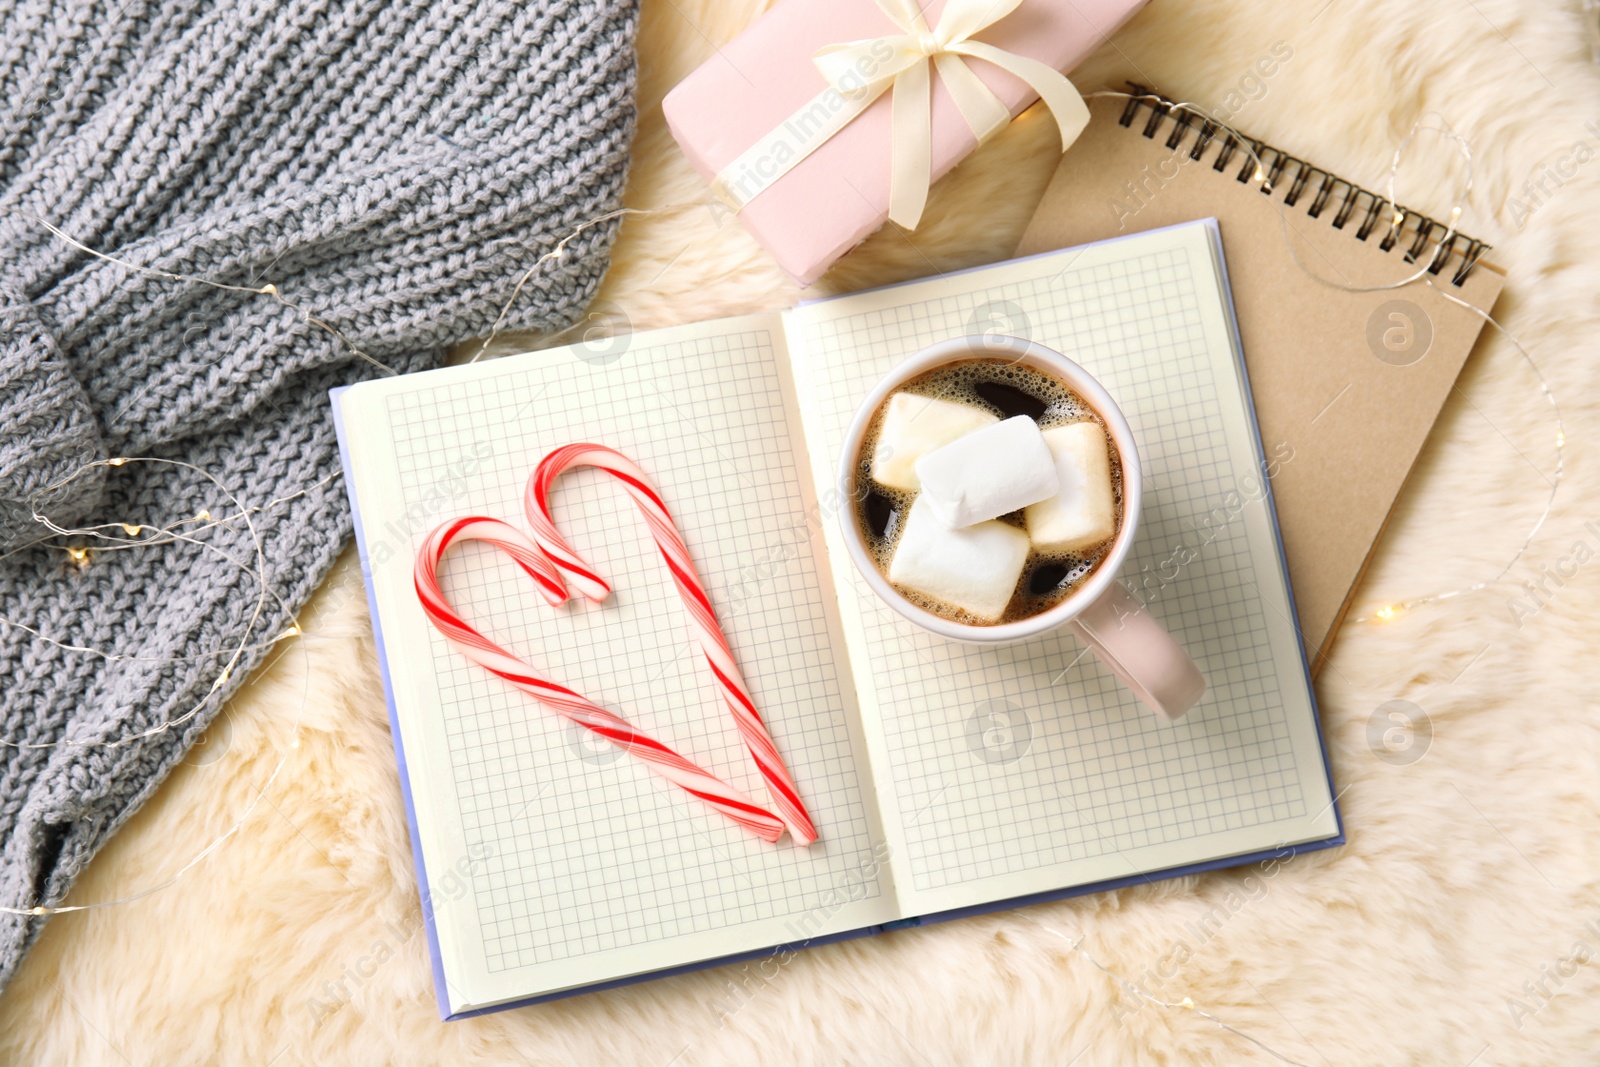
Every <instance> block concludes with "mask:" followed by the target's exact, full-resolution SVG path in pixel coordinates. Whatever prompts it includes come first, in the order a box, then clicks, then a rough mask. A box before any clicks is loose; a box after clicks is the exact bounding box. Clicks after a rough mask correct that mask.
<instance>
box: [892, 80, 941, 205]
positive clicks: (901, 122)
mask: <svg viewBox="0 0 1600 1067" xmlns="http://www.w3.org/2000/svg"><path fill="white" fill-rule="evenodd" d="M931 90H932V75H931V73H930V71H929V69H928V64H927V63H918V64H915V65H914V66H911V67H908V68H906V69H905V70H903V71H901V72H900V73H899V74H897V75H896V76H895V79H894V95H893V98H892V99H891V101H890V104H891V113H892V122H891V136H892V137H893V148H892V152H891V155H890V161H889V220H890V221H891V222H893V223H895V224H896V225H898V226H902V227H904V228H905V229H908V230H914V229H916V228H917V223H918V222H920V221H921V219H922V209H923V207H924V206H926V205H927V202H928V186H929V185H930V184H931V183H932V179H933V129H932V126H933V115H932V111H931V103H932V98H931Z"/></svg>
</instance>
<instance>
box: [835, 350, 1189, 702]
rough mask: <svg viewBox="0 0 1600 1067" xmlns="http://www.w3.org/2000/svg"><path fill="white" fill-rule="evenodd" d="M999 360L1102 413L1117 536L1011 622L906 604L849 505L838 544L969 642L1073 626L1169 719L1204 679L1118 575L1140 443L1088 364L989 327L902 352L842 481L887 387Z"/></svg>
mask: <svg viewBox="0 0 1600 1067" xmlns="http://www.w3.org/2000/svg"><path fill="white" fill-rule="evenodd" d="M982 358H999V359H1005V360H1008V361H1012V362H1016V363H1021V364H1023V365H1025V366H1028V367H1032V368H1033V369H1035V370H1038V371H1041V372H1043V373H1044V374H1047V375H1049V376H1050V377H1052V378H1055V379H1056V380H1058V381H1063V382H1066V383H1067V385H1069V386H1071V388H1072V389H1073V391H1074V392H1076V393H1077V394H1078V395H1079V396H1081V397H1083V399H1084V400H1086V401H1088V403H1089V406H1090V407H1092V408H1094V410H1095V411H1096V412H1097V413H1098V414H1099V415H1100V417H1101V418H1102V419H1103V420H1104V421H1105V424H1106V430H1107V431H1109V433H1110V436H1111V444H1112V447H1113V448H1115V449H1116V451H1117V455H1118V456H1119V457H1120V459H1121V461H1122V516H1121V519H1122V522H1121V525H1120V526H1119V528H1118V530H1117V536H1116V539H1115V540H1113V541H1112V543H1111V547H1110V548H1109V549H1108V550H1107V551H1106V554H1105V557H1104V558H1103V559H1102V560H1101V561H1100V565H1099V566H1098V567H1096V568H1095V570H1094V572H1093V573H1092V574H1090V575H1089V577H1088V579H1087V580H1085V581H1084V583H1083V584H1082V585H1080V586H1079V587H1078V588H1077V589H1076V590H1074V591H1073V592H1072V594H1071V595H1070V596H1068V597H1067V599H1066V600H1064V601H1062V602H1061V603H1060V604H1057V605H1056V606H1055V607H1053V608H1051V609H1050V610H1048V611H1043V612H1040V613H1039V614H1038V615H1033V616H1030V617H1029V618H1026V619H1019V620H1017V621H1016V622H1007V623H999V624H996V625H994V626H972V625H968V624H965V623H959V622H952V621H950V620H949V619H945V618H941V617H940V616H938V615H935V614H933V613H932V612H930V611H926V610H924V609H922V608H920V607H918V606H917V605H916V604H913V603H912V602H911V601H910V600H908V599H906V597H904V596H902V595H901V594H900V592H899V591H898V590H897V589H895V587H894V586H893V585H891V584H890V582H889V580H888V579H887V578H885V577H884V576H883V573H882V572H881V571H879V570H878V568H877V566H876V565H875V564H874V563H873V562H872V557H871V555H870V554H869V552H868V551H867V543H866V540H865V538H864V537H863V535H862V532H861V525H860V522H859V521H858V519H857V518H856V515H855V509H854V508H844V509H842V510H841V511H840V519H841V524H842V525H843V527H844V540H845V545H846V546H847V547H848V548H849V551H850V558H851V559H853V560H854V561H855V564H856V568H857V569H858V570H860V571H861V574H862V576H863V577H865V578H866V580H867V584H868V585H870V586H872V589H873V592H875V593H877V594H878V595H879V596H880V597H882V598H883V599H884V601H885V602H887V603H888V604H889V606H890V607H892V608H894V609H895V610H896V611H898V612H899V613H900V614H901V615H904V616H905V617H906V618H907V619H910V620H911V621H912V622H914V623H916V624H917V625H918V626H921V627H922V628H923V629H925V630H928V631H929V632H931V633H935V634H938V635H939V636H940V637H945V638H949V639H951V640H955V641H962V642H966V643H967V644H974V645H1000V644H1012V643H1014V642H1018V641H1025V640H1028V639H1029V638H1033V637H1037V636H1039V635H1040V634H1042V633H1046V632H1047V631H1050V630H1054V629H1055V628H1056V627H1058V626H1062V625H1065V624H1070V625H1071V626H1072V628H1073V629H1074V631H1076V633H1077V635H1078V637H1079V639H1080V640H1082V641H1083V642H1084V644H1086V645H1088V646H1089V648H1090V649H1091V650H1092V651H1093V652H1094V654H1095V655H1096V656H1098V657H1100V660H1101V662H1102V663H1104V664H1105V665H1106V666H1107V667H1109V668H1110V669H1111V671H1112V673H1114V674H1115V675H1116V676H1117V677H1118V678H1120V679H1121V680H1122V683H1123V684H1124V685H1126V686H1127V687H1128V688H1129V689H1130V690H1132V691H1133V693H1134V695H1136V696H1137V697H1138V698H1139V699H1140V700H1142V701H1144V702H1145V703H1146V704H1148V705H1149V706H1150V707H1152V708H1154V709H1155V710H1156V711H1157V712H1158V713H1159V714H1161V715H1163V716H1165V717H1166V718H1168V719H1176V718H1178V717H1180V716H1181V715H1183V713H1184V712H1186V711H1188V710H1189V709H1190V708H1192V707H1193V706H1194V704H1195V702H1196V701H1197V700H1199V699H1200V695H1201V694H1202V693H1204V692H1205V688H1206V680H1205V678H1204V676H1202V675H1201V673H1200V669H1199V668H1198V667H1196V666H1195V665H1194V661H1193V660H1191V659H1190V658H1189V656H1188V654H1187V653H1185V652H1184V651H1183V649H1182V648H1180V647H1179V646H1178V643H1177V642H1176V641H1174V640H1173V639H1172V635H1171V634H1169V633H1167V631H1166V629H1165V628H1164V627H1162V625H1161V623H1159V622H1157V621H1156V619H1155V617H1154V616H1153V615H1151V614H1150V612H1149V611H1148V610H1147V609H1146V608H1145V606H1144V605H1143V604H1142V603H1140V601H1139V600H1138V599H1137V598H1136V597H1135V596H1134V595H1133V594H1132V593H1130V592H1128V590H1127V589H1126V588H1124V587H1123V585H1122V583H1121V582H1119V581H1117V571H1118V570H1120V569H1121V567H1122V563H1123V561H1124V560H1125V559H1127V556H1128V551H1129V550H1130V549H1131V548H1132V546H1133V538H1134V534H1135V533H1136V532H1137V530H1138V526H1139V507H1140V503H1141V501H1142V499H1143V497H1142V490H1143V486H1142V485H1141V477H1140V465H1139V451H1138V448H1137V446H1136V445H1135V444H1134V440H1133V431H1132V430H1131V429H1129V428H1128V420H1127V419H1125V418H1124V417H1123V415H1122V411H1121V409H1120V408H1118V407H1117V405H1116V402H1115V401H1114V400H1112V399H1111V394H1109V393H1107V392H1106V390H1105V388H1104V387H1103V386H1102V385H1101V384H1100V383H1099V382H1097V381H1095V380H1094V378H1092V377H1090V375H1089V372H1088V371H1086V370H1084V369H1083V368H1082V367H1080V366H1078V365H1077V364H1076V363H1074V362H1072V361H1071V360H1070V359H1068V358H1067V357H1066V356H1063V355H1062V354H1061V353H1059V352H1055V351H1052V350H1050V349H1048V348H1045V347H1044V346H1043V345H1040V344H1035V343H1034V342H1032V341H1026V340H1023V339H1022V338H1018V337H1003V336H999V335H996V334H986V335H984V336H981V337H976V336H975V337H955V338H951V339H950V340H948V341H941V342H940V343H938V344H936V345H932V346H930V347H928V348H925V349H923V350H922V351H921V352H918V353H917V354H916V355H914V356H911V357H910V358H909V359H906V360H905V361H904V362H902V363H901V364H900V365H899V366H897V367H895V368H894V370H892V371H890V372H889V374H888V375H887V376H886V377H885V378H884V379H883V380H882V381H880V382H879V383H878V384H877V386H876V387H875V388H874V389H873V390H872V392H870V393H868V394H867V398H866V399H865V400H863V401H862V402H861V407H860V409H859V410H858V411H857V412H856V416H855V418H854V419H853V420H852V421H851V423H850V429H849V431H848V432H847V433H846V434H845V439H844V447H843V449H842V450H841V453H840V460H839V485H840V487H841V489H842V490H845V491H849V490H852V489H855V487H856V485H855V483H856V480H857V477H858V474H857V472H858V470H859V464H858V458H859V456H860V453H861V442H862V439H863V438H864V437H865V436H866V433H867V429H868V427H869V426H870V425H871V423H872V417H873V415H874V414H876V413H877V411H878V409H879V408H880V407H882V406H883V403H884V401H885V400H886V399H888V397H889V394H891V393H893V392H894V391H895V390H896V389H899V388H900V387H901V386H903V385H904V384H905V383H906V382H908V381H910V380H911V379H913V378H916V377H917V376H919V375H922V374H925V373H927V372H928V371H931V370H933V369H934V368H936V367H940V366H943V365H945V364H947V363H953V362H956V361H958V360H963V359H982Z"/></svg>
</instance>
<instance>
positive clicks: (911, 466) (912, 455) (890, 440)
mask: <svg viewBox="0 0 1600 1067" xmlns="http://www.w3.org/2000/svg"><path fill="white" fill-rule="evenodd" d="M999 421H1000V420H999V419H997V418H995V417H994V415H993V414H992V413H990V412H987V411H984V410H983V409H982V408H976V407H971V406H969V405H967V404H957V403H955V402H954V401H950V400H939V399H937V398H935V397H931V396H917V395H916V394H914V393H896V394H894V395H893V396H891V397H890V398H889V407H888V410H887V411H885V412H884V413H883V428H882V429H881V430H879V432H878V445H877V449H876V451H875V452H874V453H873V456H872V479H873V481H875V482H878V483H880V484H882V485H887V486H888V487H890V488H891V489H908V490H911V491H913V492H914V491H916V490H917V489H920V488H922V483H921V482H919V481H918V480H917V471H916V463H917V460H919V459H921V458H922V457H923V456H925V455H927V454H928V453H929V452H932V451H933V450H934V449H936V448H939V447H940V446H942V445H947V444H949V443H950V442H951V441H954V440H955V439H956V438H958V437H961V436H962V435H964V434H968V433H971V432H972V431H973V430H976V429H979V428H980V427H983V426H989V425H992V424H993V423H996V422H999Z"/></svg>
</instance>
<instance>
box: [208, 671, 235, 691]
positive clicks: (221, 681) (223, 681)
mask: <svg viewBox="0 0 1600 1067" xmlns="http://www.w3.org/2000/svg"><path fill="white" fill-rule="evenodd" d="M232 673H233V668H232V667H224V668H222V673H221V674H219V675H217V680H216V681H214V682H212V683H211V691H212V692H213V693H215V692H216V691H217V690H218V689H221V688H222V687H223V686H225V685H227V684H228V676H229V675H231V674H232Z"/></svg>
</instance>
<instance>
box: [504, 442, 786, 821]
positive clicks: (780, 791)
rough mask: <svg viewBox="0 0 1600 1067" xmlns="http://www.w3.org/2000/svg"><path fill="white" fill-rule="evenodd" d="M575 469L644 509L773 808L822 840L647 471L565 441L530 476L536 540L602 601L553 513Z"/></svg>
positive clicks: (527, 501) (528, 501) (528, 496)
mask: <svg viewBox="0 0 1600 1067" xmlns="http://www.w3.org/2000/svg"><path fill="white" fill-rule="evenodd" d="M573 467H598V468H599V469H600V470H603V471H605V472H606V473H608V474H610V475H612V476H613V477H615V478H616V479H617V480H618V481H620V482H621V483H622V484H623V485H624V486H626V487H627V490H628V494H629V495H630V496H632V497H633V501H634V503H635V504H637V505H639V510H640V511H642V512H643V513H644V517H645V521H646V522H647V523H648V524H649V526H650V533H651V534H652V535H653V536H654V537H655V539H656V546H657V547H658V548H660V549H661V555H662V556H663V557H665V559H666V561H667V569H668V570H669V571H671V572H672V580H673V581H674V582H675V583H677V586H678V592H679V594H680V595H682V597H683V602H684V605H685V606H686V607H687V608H688V609H689V617H690V619H692V620H693V622H694V630H695V636H696V637H698V638H699V641H700V649H701V651H702V652H703V653H704V654H705V657H706V662H707V663H708V664H710V665H711V673H712V674H714V675H716V678H717V688H718V690H719V691H720V692H721V694H722V702H723V703H724V704H725V705H727V708H728V711H729V712H730V713H731V714H732V715H733V721H734V722H735V723H736V724H737V725H738V727H739V736H740V737H741V738H743V739H744V744H745V747H746V748H747V749H749V750H750V755H751V756H753V757H754V758H755V761H756V766H757V768H759V769H760V771H761V777H762V778H763V779H764V780H765V781H766V783H767V791H768V793H769V794H770V795H771V797H772V802H773V806H774V807H776V808H777V809H778V814H779V815H780V816H781V817H782V818H783V822H784V825H785V826H787V827H788V828H789V834H790V836H792V837H793V838H794V839H795V842H796V843H797V844H801V845H809V844H810V843H811V842H813V841H815V840H816V839H817V830H816V827H815V826H813V825H812V822H811V816H810V815H809V814H808V813H807V812H806V807H805V804H804V803H803V802H802V801H801V800H800V792H799V790H798V789H796V788H795V784H794V780H793V779H792V778H790V777H789V771H788V768H786V767H785V766H784V765H783V757H782V756H780V755H778V748H777V746H776V745H774V744H773V743H772V735H771V734H769V733H768V732H767V727H766V725H765V724H764V723H763V722H762V721H761V715H760V713H759V712H757V711H756V705H755V701H753V700H752V699H751V698H750V690H749V688H748V687H747V686H746V685H745V683H744V678H743V676H742V675H740V673H739V667H738V665H737V664H735V663H734V661H733V652H732V651H731V650H730V649H729V648H728V639H727V638H726V637H725V636H723V633H722V624H721V623H719V622H718V621H717V613H716V609H714V608H713V607H712V606H711V597H710V596H709V595H707V593H706V588H705V586H704V585H703V584H702V583H701V581H700V575H699V574H698V573H696V571H695V569H694V561H693V560H692V559H690V558H689V548H688V546H687V545H685V544H684V542H683V537H682V535H680V534H679V533H678V526H677V524H676V523H675V522H673V521H672V514H671V513H670V512H668V511H667V506H666V504H664V503H662V501H661V497H660V496H659V495H657V493H656V491H655V490H654V489H653V488H651V486H650V482H649V479H648V478H646V477H645V473H644V471H642V470H640V469H639V467H638V465H637V464H635V463H634V462H633V461H632V460H630V459H629V458H628V457H626V456H624V455H623V454H622V453H620V452H618V451H616V450H615V449H612V448H607V447H606V446H604V445H593V444H576V445H567V446H566V447H564V448H558V449H556V450H555V451H554V452H551V453H550V454H549V455H547V456H545V457H544V459H542V460H541V461H540V462H539V466H538V468H537V469H535V470H534V472H533V477H532V478H529V479H528V489H527V492H526V493H525V494H524V495H523V503H524V505H525V506H526V508H527V512H528V521H529V522H530V523H531V524H532V525H533V537H534V540H535V541H537V542H538V543H539V547H540V548H542V549H544V551H545V554H546V555H547V556H549V558H550V559H551V561H553V562H554V563H555V565H556V567H557V568H559V569H560V571H562V572H564V573H565V575H566V576H567V577H568V578H570V579H571V580H572V582H573V583H574V584H575V585H576V586H577V587H578V590H579V592H581V593H583V595H584V596H586V597H588V598H589V599H590V600H593V601H595V602H596V603H598V602H600V601H602V600H604V599H605V598H606V594H607V593H609V592H611V587H610V586H609V585H607V584H606V583H605V580H604V579H603V578H601V577H600V576H599V575H598V574H596V573H595V572H594V570H593V569H592V568H591V567H590V566H589V565H588V564H587V563H585V562H584V561H583V557H581V556H579V555H578V554H577V553H576V552H575V551H573V549H572V546H571V545H569V544H567V542H566V539H565V538H563V537H562V536H561V534H560V532H559V531H557V530H556V525H555V523H554V522H553V521H552V520H551V518H550V489H551V487H552V486H553V485H554V484H555V481H556V479H557V478H559V477H560V476H561V474H562V472H563V471H566V470H569V469H571V468H573Z"/></svg>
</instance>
